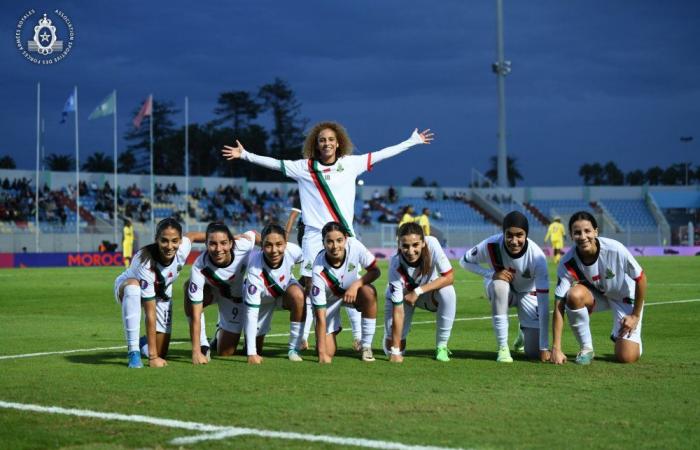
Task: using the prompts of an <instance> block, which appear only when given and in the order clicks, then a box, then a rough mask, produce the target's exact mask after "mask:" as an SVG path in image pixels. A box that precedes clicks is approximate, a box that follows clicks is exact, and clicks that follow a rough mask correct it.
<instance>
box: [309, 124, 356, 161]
mask: <svg viewBox="0 0 700 450" xmlns="http://www.w3.org/2000/svg"><path fill="white" fill-rule="evenodd" d="M325 129H329V130H333V132H334V133H335V137H336V139H338V149H337V150H336V152H335V154H336V156H337V157H338V158H340V157H342V156H347V155H350V154H352V148H353V147H352V141H351V140H350V136H348V132H347V131H345V127H343V126H342V125H341V124H339V123H337V122H319V123H317V124H316V125H314V126H313V128H311V130H309V133H308V134H307V135H306V140H305V141H304V148H303V149H302V152H301V153H302V155H303V157H304V159H314V158H316V157H317V156H318V151H317V148H318V135H319V134H321V131H323V130H325Z"/></svg>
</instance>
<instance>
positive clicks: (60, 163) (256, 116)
mask: <svg viewBox="0 0 700 450" xmlns="http://www.w3.org/2000/svg"><path fill="white" fill-rule="evenodd" d="M140 108H141V105H138V106H137V107H136V108H135V109H134V110H133V111H132V114H131V116H130V117H134V116H136V114H137V113H138V112H139V109H140ZM180 112H181V111H180V110H178V109H176V107H175V105H174V103H173V102H171V101H157V100H154V101H153V116H152V119H153V161H154V162H153V166H154V172H155V173H156V174H158V175H184V174H185V166H184V165H185V127H184V126H180V127H178V126H176V125H175V122H174V120H173V117H174V116H175V115H176V114H179V113H180ZM213 112H214V119H212V120H211V121H209V122H206V123H191V124H189V126H188V128H189V173H190V175H198V176H224V177H243V176H245V177H246V178H248V179H249V180H255V181H280V180H283V179H284V176H283V175H282V174H281V172H277V171H271V170H267V169H264V168H262V167H259V166H255V165H252V164H246V163H239V164H234V163H230V162H227V161H225V160H224V159H223V158H222V157H221V148H222V147H223V146H224V145H225V144H233V143H235V141H236V139H238V140H239V141H241V142H242V143H243V144H244V145H245V147H246V149H247V150H250V151H252V152H254V153H257V154H260V155H271V156H274V157H275V158H278V159H298V158H300V157H301V149H302V146H303V143H304V129H305V128H306V126H307V124H308V120H307V119H305V118H303V117H302V115H301V104H300V102H299V101H298V100H297V98H296V95H295V93H294V91H293V90H292V89H291V87H290V86H289V84H288V83H287V82H286V81H284V80H282V79H279V78H276V79H275V80H274V81H273V82H272V83H268V84H264V85H263V86H261V87H260V88H259V89H258V90H257V91H256V92H248V91H242V90H241V91H227V92H222V93H220V94H219V96H218V99H217V106H216V107H215V109H214V111H213ZM266 114H269V117H267V116H265V115H266ZM266 118H268V119H271V120H270V121H269V122H271V123H272V129H270V130H268V129H266V128H265V127H264V126H263V125H261V124H260V123H259V120H260V119H266ZM147 120H150V118H148V117H146V119H145V120H144V122H143V123H142V124H141V127H140V128H138V129H134V127H133V124H132V123H131V122H129V124H128V125H127V127H126V129H127V131H126V132H125V134H124V138H125V140H126V141H127V143H128V145H127V147H126V150H124V151H121V152H120V154H119V156H118V160H117V169H118V170H119V173H128V174H146V173H150V141H149V124H148V123H147ZM44 163H45V164H46V167H47V168H48V169H49V170H55V171H71V170H74V168H75V159H74V158H73V156H70V155H60V154H55V153H53V154H50V155H48V156H47V157H46V158H45V160H44ZM0 168H10V169H14V168H15V162H14V160H13V159H12V158H11V157H9V156H4V157H2V158H0ZM81 170H84V171H87V172H108V173H110V172H113V171H114V160H113V158H112V157H111V156H109V155H107V154H105V153H103V152H95V153H93V154H92V155H90V156H89V157H88V158H86V160H85V162H83V163H82V165H81Z"/></svg>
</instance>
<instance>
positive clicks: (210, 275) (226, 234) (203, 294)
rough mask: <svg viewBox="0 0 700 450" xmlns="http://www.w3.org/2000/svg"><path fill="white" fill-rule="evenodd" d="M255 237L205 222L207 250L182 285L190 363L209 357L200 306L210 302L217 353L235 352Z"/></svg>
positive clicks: (204, 362) (253, 233)
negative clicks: (215, 313) (215, 320)
mask: <svg viewBox="0 0 700 450" xmlns="http://www.w3.org/2000/svg"><path fill="white" fill-rule="evenodd" d="M256 238H257V233H256V232H255V231H247V232H245V233H243V234H242V235H239V236H233V234H231V230H229V228H228V227H227V226H226V225H225V224H224V223H222V222H212V223H210V224H209V225H208V226H207V231H206V241H205V242H206V246H207V250H206V251H205V252H203V253H202V254H200V255H199V257H197V260H196V261H195V262H194V264H193V265H192V273H191V275H190V278H189V280H187V281H186V282H185V285H184V290H185V301H184V306H185V315H186V316H187V319H188V320H189V322H190V337H191V339H192V363H193V364H206V363H207V361H208V355H207V353H208V350H209V342H208V341H207V335H206V331H205V324H204V314H203V309H204V308H205V307H206V306H209V305H210V304H212V303H216V304H217V305H218V307H219V323H218V327H217V328H218V335H217V336H216V342H218V348H217V349H216V350H217V353H218V354H219V355H221V356H229V355H233V354H234V353H235V351H236V347H237V346H238V341H239V340H240V338H241V331H242V327H243V320H242V317H243V294H242V288H243V277H244V272H245V268H246V263H247V261H248V256H249V255H250V253H251V252H252V250H253V248H254V246H255V242H256ZM257 239H259V238H257Z"/></svg>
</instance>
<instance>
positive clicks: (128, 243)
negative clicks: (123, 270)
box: [122, 219, 134, 267]
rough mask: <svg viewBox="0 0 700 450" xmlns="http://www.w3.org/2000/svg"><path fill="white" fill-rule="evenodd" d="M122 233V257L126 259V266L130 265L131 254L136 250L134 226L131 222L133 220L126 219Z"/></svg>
mask: <svg viewBox="0 0 700 450" xmlns="http://www.w3.org/2000/svg"><path fill="white" fill-rule="evenodd" d="M122 234H123V235H124V237H123V239H122V258H123V259H124V266H126V267H129V265H130V264H131V256H132V255H133V252H134V226H133V225H132V224H131V220H129V219H124V230H122Z"/></svg>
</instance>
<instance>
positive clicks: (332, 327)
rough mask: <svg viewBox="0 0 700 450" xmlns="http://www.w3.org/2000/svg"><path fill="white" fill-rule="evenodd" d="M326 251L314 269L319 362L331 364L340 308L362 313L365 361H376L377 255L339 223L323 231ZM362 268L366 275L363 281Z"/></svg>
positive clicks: (334, 223) (319, 257)
mask: <svg viewBox="0 0 700 450" xmlns="http://www.w3.org/2000/svg"><path fill="white" fill-rule="evenodd" d="M321 236H322V238H323V250H322V251H321V252H320V253H319V254H318V256H316V260H315V261H314V265H313V276H312V280H311V281H312V286H311V302H312V304H313V308H314V311H315V312H316V336H317V342H318V362H319V363H321V364H324V363H330V362H331V361H332V360H333V356H334V355H335V350H336V335H337V334H338V333H339V332H340V330H341V329H342V327H341V326H340V307H341V306H345V307H347V308H355V309H357V310H358V311H361V313H362V360H363V361H366V362H372V361H374V356H373V355H372V339H373V338H374V330H375V328H376V326H377V291H376V290H375V289H374V286H372V284H371V283H372V282H373V281H375V280H376V279H377V278H379V275H380V274H381V273H380V271H379V268H378V267H377V261H376V259H375V258H374V255H373V254H372V253H370V251H369V250H367V247H365V246H364V245H362V243H361V242H360V241H358V240H357V239H355V238H350V237H348V235H347V230H346V229H345V227H343V225H341V224H339V223H338V222H328V223H327V224H326V225H325V226H324V227H323V229H322V230H321ZM360 268H362V269H365V270H366V271H367V273H365V274H364V275H363V276H362V277H360V273H359V272H360Z"/></svg>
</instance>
